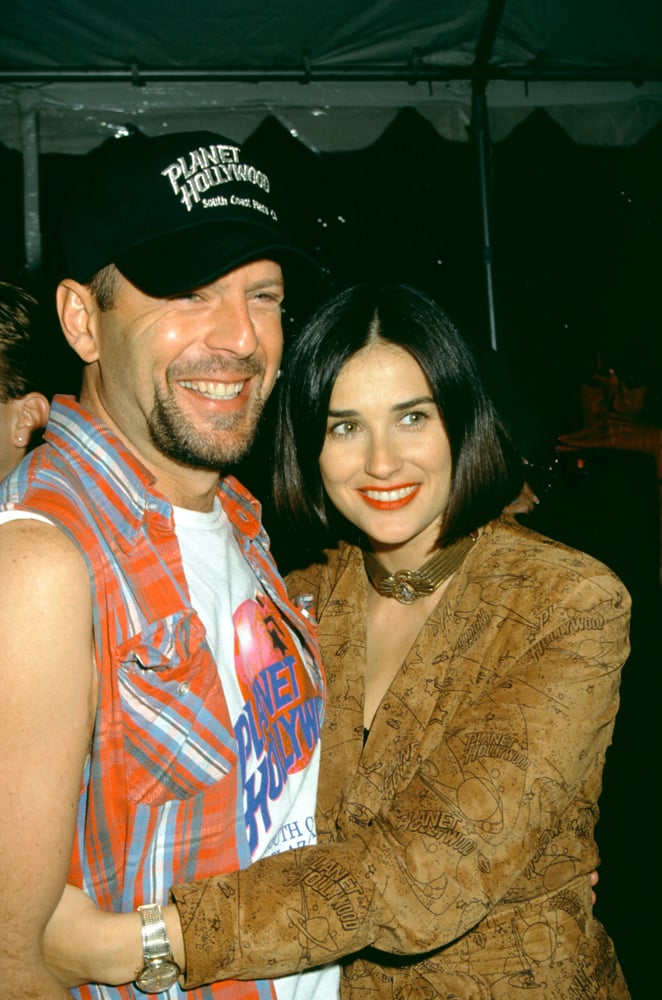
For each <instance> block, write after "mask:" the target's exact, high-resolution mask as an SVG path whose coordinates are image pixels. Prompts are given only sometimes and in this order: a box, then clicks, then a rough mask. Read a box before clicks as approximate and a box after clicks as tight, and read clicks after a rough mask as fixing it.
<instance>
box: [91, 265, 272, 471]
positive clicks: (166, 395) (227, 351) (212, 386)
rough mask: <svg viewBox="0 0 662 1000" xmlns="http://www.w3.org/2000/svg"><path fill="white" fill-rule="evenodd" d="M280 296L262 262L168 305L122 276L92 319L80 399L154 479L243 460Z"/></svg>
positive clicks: (267, 377) (265, 386) (268, 376)
mask: <svg viewBox="0 0 662 1000" xmlns="http://www.w3.org/2000/svg"><path fill="white" fill-rule="evenodd" d="M282 298H283V278H282V273H281V269H280V267H279V265H278V264H276V263H274V262H273V261H267V260H260V261H255V262H252V263H250V264H246V265H244V266H242V267H239V268H237V269H236V270H234V271H231V272H230V273H229V274H226V275H223V276H222V277H220V278H218V279H216V280H215V281H213V282H211V283H210V284H209V285H205V286H204V287H203V288H199V289H197V290H195V291H193V292H189V293H187V294H185V295H178V296H176V297H173V298H171V299H160V298H159V299H157V298H152V297H151V296H149V295H146V294H145V293H144V292H141V291H140V290H139V289H138V288H136V287H135V286H134V285H132V284H131V283H130V282H129V281H127V280H126V279H125V278H124V277H122V276H121V275H120V276H119V286H118V289H117V293H116V296H115V303H114V307H113V308H112V309H110V310H109V311H108V312H105V313H101V312H98V313H96V314H95V323H96V330H97V344H98V363H97V364H96V365H95V366H93V370H91V371H90V372H88V377H87V379H86V385H85V389H84V393H83V400H84V402H85V403H86V404H87V405H89V406H90V407H91V408H92V409H93V410H94V412H96V413H98V415H99V416H101V417H102V418H103V419H105V420H107V421H108V422H109V423H110V424H111V425H114V427H115V428H116V429H117V430H118V431H119V432H120V434H121V435H122V436H123V437H124V438H125V439H126V440H127V442H128V443H129V444H130V445H132V446H133V449H134V450H135V451H137V452H138V455H139V457H140V458H141V459H142V461H143V462H144V463H145V464H146V465H148V466H150V467H152V468H153V469H154V471H156V472H157V476H162V475H163V473H164V472H166V474H174V475H175V476H178V475H181V472H182V470H183V469H186V468H188V469H207V470H213V471H214V472H217V471H218V470H219V469H221V468H223V467H224V466H226V465H227V464H228V463H230V462H234V461H236V460H237V459H238V458H240V457H241V456H242V455H244V454H245V453H246V451H247V450H248V448H249V447H250V444H251V442H252V440H253V437H254V434H255V430H256V426H257V422H258V418H259V415H260V413H261V411H262V408H263V406H264V403H265V402H266V400H267V398H268V396H269V394H270V392H271V390H272V389H273V386H274V383H275V380H276V376H277V372H278V366H279V364H280V359H281V354H282V345H283V337H282V327H281V308H280V306H281V302H282ZM173 466H176V467H178V468H173Z"/></svg>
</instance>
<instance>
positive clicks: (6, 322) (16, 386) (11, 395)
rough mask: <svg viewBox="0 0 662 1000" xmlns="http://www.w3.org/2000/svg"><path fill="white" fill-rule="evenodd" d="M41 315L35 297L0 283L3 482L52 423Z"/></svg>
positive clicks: (0, 471) (0, 456)
mask: <svg viewBox="0 0 662 1000" xmlns="http://www.w3.org/2000/svg"><path fill="white" fill-rule="evenodd" d="M37 311H38V306H37V302H36V299H34V298H33V296H32V295H29V294H28V292H26V291H24V289H22V288H19V287H18V286H17V285H11V284H8V283H7V282H6V281H0V479H4V477H5V476H6V475H8V473H10V472H11V471H12V469H14V468H16V466H17V465H18V463H19V462H20V461H21V459H22V458H23V457H24V455H25V453H26V451H27V450H28V447H29V446H30V444H31V443H32V441H33V435H34V433H35V431H37V430H38V429H39V428H40V427H43V426H44V424H45V423H46V421H47V420H48V399H47V398H46V396H45V395H44V394H43V392H41V391H40V387H41V386H42V378H41V374H40V371H41V367H40V363H41V357H40V351H39V347H38V345H37V344H36V343H35V329H36V327H37Z"/></svg>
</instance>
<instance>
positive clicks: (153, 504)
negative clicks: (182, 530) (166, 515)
mask: <svg viewBox="0 0 662 1000" xmlns="http://www.w3.org/2000/svg"><path fill="white" fill-rule="evenodd" d="M158 509H159V505H158V504H157V502H156V500H148V501H147V510H149V511H151V512H152V513H154V511H156V510H158Z"/></svg>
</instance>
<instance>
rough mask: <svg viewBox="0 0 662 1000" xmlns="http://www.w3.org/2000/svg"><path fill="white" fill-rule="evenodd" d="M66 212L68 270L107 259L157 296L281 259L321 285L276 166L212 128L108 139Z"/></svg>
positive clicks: (77, 273) (86, 269) (88, 272)
mask: <svg viewBox="0 0 662 1000" xmlns="http://www.w3.org/2000/svg"><path fill="white" fill-rule="evenodd" d="M86 159H87V162H86V164H85V167H84V169H83V170H82V172H81V177H80V179H79V180H78V181H77V182H76V183H75V185H74V190H73V191H72V196H71V198H70V199H69V201H68V204H67V206H66V208H65V210H64V212H63V216H62V219H61V234H60V235H61V246H62V251H63V255H64V262H65V267H66V269H67V277H70V278H74V279H75V280H77V281H81V282H84V283H85V282H88V281H89V280H90V279H91V278H92V276H93V275H94V274H95V273H96V272H97V271H99V270H100V269H101V268H102V267H105V266H106V265H107V264H111V263H113V264H115V266H116V267H117V268H118V269H119V270H120V271H121V272H122V274H123V275H124V276H125V277H126V278H128V279H129V281H131V282H133V284H135V285H137V286H138V288H140V289H142V291H144V292H146V293H147V294H148V295H153V296H156V297H165V296H169V295H176V294H179V293H180V292H188V291H191V290H192V289H194V288H199V287H201V286H203V285H205V284H207V283H209V282H211V281H214V280H215V279H216V278H218V277H220V276H221V275H223V274H227V273H228V272H229V271H232V270H233V269H234V268H236V267H239V266H240V265H242V264H247V263H249V262H250V261H253V260H259V259H263V258H264V259H270V260H275V261H277V262H278V263H279V264H281V266H282V267H283V270H284V272H285V275H286V281H289V276H290V274H292V275H293V277H295V278H296V282H297V284H300V283H301V282H302V281H303V282H304V283H305V282H307V281H310V282H312V283H313V284H315V286H316V289H317V288H319V290H320V291H321V289H322V286H323V285H324V283H325V279H324V274H323V271H322V268H321V267H320V265H319V264H318V263H317V262H316V261H315V259H314V258H313V257H312V256H310V255H309V254H307V253H306V252H305V251H303V250H302V249H300V248H299V247H297V246H295V245H294V244H293V243H292V242H291V241H290V239H289V237H288V235H287V231H286V220H285V205H284V203H283V201H282V198H281V196H280V194H279V192H278V191H277V190H276V188H275V185H274V183H273V182H272V177H271V176H270V175H269V173H268V170H267V169H266V168H265V167H263V166H260V164H259V163H257V162H256V161H255V158H254V157H252V156H250V155H246V154H245V152H244V150H243V149H242V147H241V145H240V144H239V143H237V142H235V141H234V140H232V139H228V138H227V137H225V136H222V135H217V134H215V133H213V132H205V131H199V132H179V133H166V134H163V135H158V136H152V137H148V136H145V135H143V134H142V133H140V132H134V133H132V134H129V135H126V136H120V137H118V138H112V139H108V140H106V141H105V142H104V143H103V144H102V145H101V146H100V147H98V148H97V149H95V150H93V151H92V152H91V153H89V154H88V155H87V158H86Z"/></svg>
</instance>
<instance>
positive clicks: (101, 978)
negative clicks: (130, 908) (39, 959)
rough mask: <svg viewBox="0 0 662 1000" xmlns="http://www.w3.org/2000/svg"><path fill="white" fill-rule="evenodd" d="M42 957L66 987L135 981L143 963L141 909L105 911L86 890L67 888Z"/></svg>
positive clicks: (49, 930)
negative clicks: (97, 905) (118, 911)
mask: <svg viewBox="0 0 662 1000" xmlns="http://www.w3.org/2000/svg"><path fill="white" fill-rule="evenodd" d="M44 958H45V960H46V963H47V964H48V966H49V968H50V970H51V972H52V973H53V975H54V976H56V978H57V979H59V981H60V982H61V983H62V984H63V986H66V987H67V988H71V987H73V986H80V985H81V984H82V983H107V984H109V985H112V986H119V985H121V984H122V983H128V982H131V981H132V980H133V979H135V976H136V973H137V972H138V970H139V969H140V968H141V966H142V935H141V925H140V917H139V915H138V914H137V913H106V912H104V911H103V910H99V909H97V907H96V906H95V904H94V903H93V902H92V900H91V899H90V898H89V896H87V895H86V894H85V893H84V892H83V890H82V889H77V888H76V887H75V886H73V885H67V886H65V888H64V892H63V893H62V897H61V899H60V902H59V903H58V906H57V909H56V911H55V913H54V914H53V916H52V917H51V919H50V920H49V922H48V924H47V926H46V930H45V933H44Z"/></svg>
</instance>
